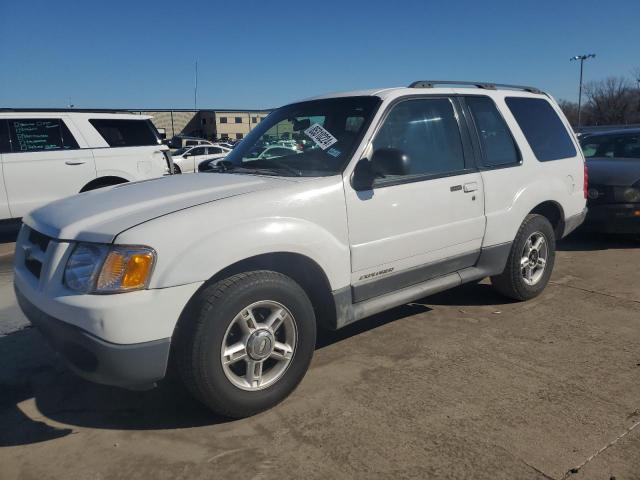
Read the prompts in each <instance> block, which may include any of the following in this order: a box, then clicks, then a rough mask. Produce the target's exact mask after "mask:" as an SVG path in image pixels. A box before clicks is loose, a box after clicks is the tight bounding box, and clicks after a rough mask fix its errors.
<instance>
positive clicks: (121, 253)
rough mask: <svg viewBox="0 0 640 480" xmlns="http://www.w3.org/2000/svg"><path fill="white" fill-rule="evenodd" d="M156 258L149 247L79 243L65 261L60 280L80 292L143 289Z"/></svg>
mask: <svg viewBox="0 0 640 480" xmlns="http://www.w3.org/2000/svg"><path fill="white" fill-rule="evenodd" d="M155 260H156V253H155V251H154V250H153V249H152V248H149V247H143V246H128V245H101V244H91V243H80V244H78V245H77V246H76V248H75V249H74V251H73V253H72V254H71V256H70V257H69V260H68V261H67V266H66V268H65V271H64V283H65V285H66V286H67V287H69V288H70V289H72V290H75V291H78V292H84V293H119V292H128V291H131V290H140V289H143V288H146V287H147V285H148V284H149V279H150V278H151V272H152V270H153V266H154V264H155Z"/></svg>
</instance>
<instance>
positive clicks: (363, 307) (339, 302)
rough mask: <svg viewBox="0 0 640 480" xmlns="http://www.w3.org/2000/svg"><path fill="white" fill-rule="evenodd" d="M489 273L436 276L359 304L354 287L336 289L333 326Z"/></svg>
mask: <svg viewBox="0 0 640 480" xmlns="http://www.w3.org/2000/svg"><path fill="white" fill-rule="evenodd" d="M489 275H495V271H490V270H489V269H486V268H479V267H469V268H465V269H462V270H460V271H458V272H454V273H450V274H448V275H443V276H441V277H437V278H432V279H431V280H427V281H426V282H422V283H418V284H416V285H412V286H410V287H406V288H403V289H401V290H397V291H395V292H392V293H388V294H386V295H381V296H379V297H374V298H371V299H369V300H364V301H362V302H358V303H351V289H350V288H347V289H342V290H341V291H339V292H334V300H335V301H336V307H337V318H336V325H335V327H330V328H333V329H338V328H342V327H344V326H346V325H349V324H351V323H353V322H357V321H358V320H362V319H363V318H366V317H370V316H371V315H375V314H376V313H380V312H384V311H385V310H389V309H390V308H394V307H398V306H400V305H405V304H407V303H410V302H415V301H416V300H419V299H421V298H424V297H428V296H429V295H434V294H436V293H440V292H442V291H444V290H449V289H450V288H454V287H457V286H459V285H462V284H464V283H468V282H473V281H475V280H480V279H482V278H485V277H487V276H489Z"/></svg>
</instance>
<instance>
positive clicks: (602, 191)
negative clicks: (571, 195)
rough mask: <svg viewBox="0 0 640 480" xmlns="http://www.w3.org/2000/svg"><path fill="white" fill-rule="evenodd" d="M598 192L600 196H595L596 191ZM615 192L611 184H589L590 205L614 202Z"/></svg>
mask: <svg viewBox="0 0 640 480" xmlns="http://www.w3.org/2000/svg"><path fill="white" fill-rule="evenodd" d="M596 191H597V192H598V196H597V197H595V198H593V197H594V196H595V195H594V193H595V192H596ZM614 202H615V193H614V190H613V187H611V186H609V185H589V200H588V203H589V204H590V205H600V204H603V203H614Z"/></svg>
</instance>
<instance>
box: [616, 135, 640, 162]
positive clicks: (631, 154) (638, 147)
mask: <svg viewBox="0 0 640 480" xmlns="http://www.w3.org/2000/svg"><path fill="white" fill-rule="evenodd" d="M620 143H621V145H620V154H619V155H617V156H620V157H623V158H640V136H631V135H625V136H623V137H622V139H621V142H620Z"/></svg>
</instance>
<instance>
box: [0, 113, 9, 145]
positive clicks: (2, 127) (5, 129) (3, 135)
mask: <svg viewBox="0 0 640 480" xmlns="http://www.w3.org/2000/svg"><path fill="white" fill-rule="evenodd" d="M9 152H11V142H10V141H9V124H8V123H7V121H6V120H4V119H2V120H0V153H9Z"/></svg>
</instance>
